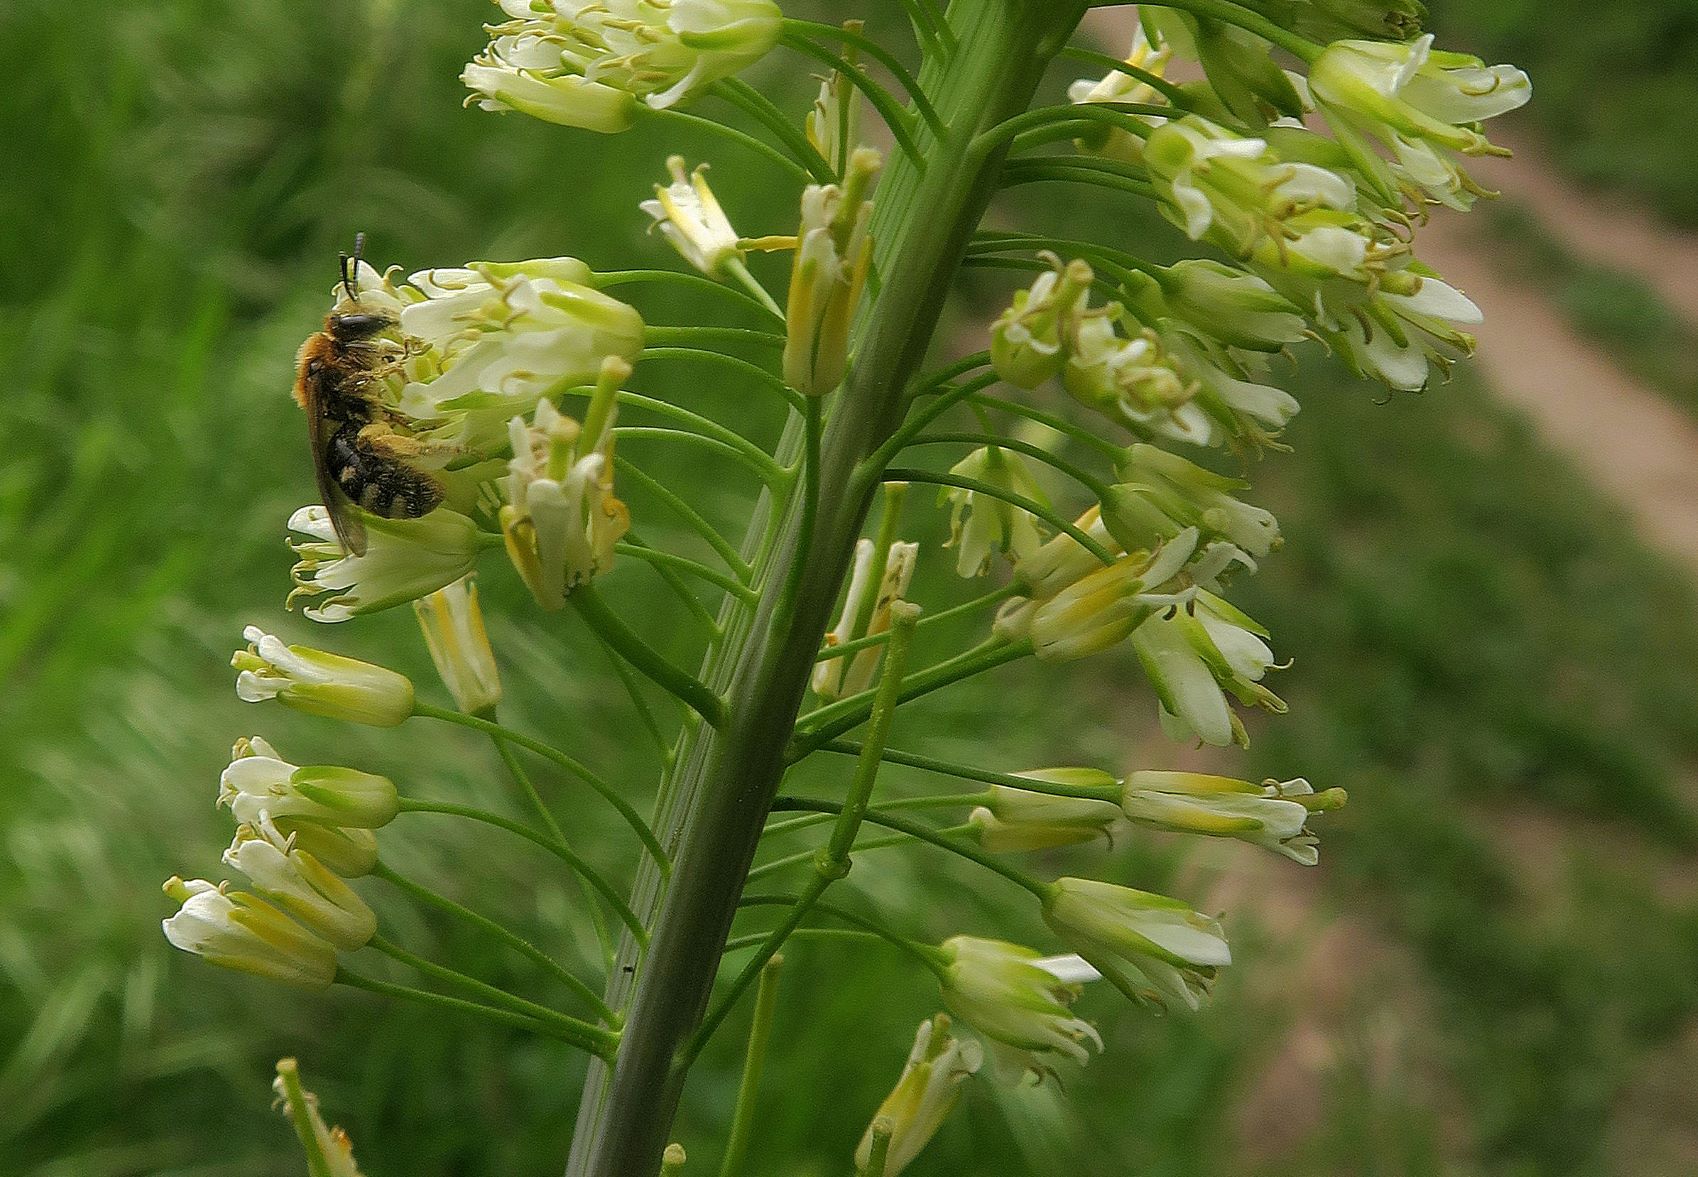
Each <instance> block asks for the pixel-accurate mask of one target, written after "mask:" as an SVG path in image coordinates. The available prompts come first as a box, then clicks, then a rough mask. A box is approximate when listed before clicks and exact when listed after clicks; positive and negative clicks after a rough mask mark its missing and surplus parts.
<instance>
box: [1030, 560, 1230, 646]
mask: <svg viewBox="0 0 1698 1177" xmlns="http://www.w3.org/2000/svg"><path fill="white" fill-rule="evenodd" d="M1197 544H1198V534H1197V532H1196V530H1195V529H1187V530H1186V531H1183V532H1180V533H1179V534H1178V535H1176V536H1175V537H1174V538H1173V539H1172V540H1170V541H1168V542H1167V543H1165V544H1162V545H1161V546H1160V547H1159V548H1157V549H1156V550H1155V551H1154V552H1151V551H1137V552H1133V553H1130V554H1129V555H1125V556H1122V557H1120V558H1119V559H1117V560H1115V562H1114V563H1113V564H1108V565H1101V564H1099V565H1098V566H1097V567H1096V568H1094V569H1093V570H1092V571H1090V572H1089V573H1087V574H1086V575H1084V576H1082V577H1080V578H1079V579H1078V580H1077V581H1075V582H1073V583H1072V584H1069V585H1067V586H1066V587H1064V588H1062V589H1060V590H1059V591H1058V592H1056V594H1055V595H1054V596H1052V597H1050V598H1049V599H1047V600H1044V601H1040V602H1039V603H1038V606H1037V609H1036V611H1035V612H1034V613H1033V614H1032V618H1031V629H1030V638H1031V642H1032V649H1033V652H1034V653H1036V654H1037V656H1038V657H1039V658H1042V659H1044V660H1046V661H1052V662H1070V661H1073V660H1074V659H1077V658H1085V657H1088V656H1090V655H1092V654H1096V653H1100V652H1101V651H1103V650H1106V649H1108V648H1109V647H1111V646H1114V645H1116V644H1118V643H1119V642H1121V641H1123V640H1125V639H1126V638H1127V637H1128V636H1130V635H1131V634H1132V633H1133V632H1134V631H1135V630H1137V629H1138V628H1139V627H1140V626H1141V625H1143V624H1144V623H1145V620H1146V619H1147V618H1149V617H1150V616H1151V615H1152V614H1154V613H1155V612H1156V611H1157V610H1159V609H1166V608H1170V607H1172V606H1174V605H1175V604H1179V603H1183V602H1185V601H1188V600H1189V599H1190V596H1191V594H1192V592H1193V591H1194V590H1193V589H1191V588H1190V587H1189V585H1188V584H1186V583H1181V582H1176V578H1177V577H1179V576H1180V575H1181V573H1183V572H1184V571H1185V568H1186V566H1187V564H1189V563H1190V561H1191V559H1192V557H1193V556H1195V555H1196V554H1197Z"/></svg>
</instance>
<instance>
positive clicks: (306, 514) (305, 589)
mask: <svg viewBox="0 0 1698 1177" xmlns="http://www.w3.org/2000/svg"><path fill="white" fill-rule="evenodd" d="M362 522H363V523H364V525H365V531H366V550H365V554H364V555H360V556H355V555H351V554H349V553H348V552H346V551H345V550H343V547H342V543H341V541H340V540H339V539H337V537H336V530H335V528H334V527H333V526H332V525H331V522H330V513H329V512H328V511H326V510H325V509H324V508H323V507H321V506H316V505H315V506H310V507H302V508H301V509H300V510H298V511H296V512H295V513H294V514H293V515H291V516H289V530H290V531H293V532H297V533H299V534H300V535H302V536H305V537H306V538H304V539H298V540H297V539H291V540H290V541H289V547H290V548H291V549H293V550H294V553H295V559H296V563H295V567H294V569H293V570H292V571H291V573H290V575H291V577H292V578H293V580H294V582H295V587H294V589H292V590H291V591H290V593H289V601H288V603H289V605H290V606H291V607H293V605H294V603H295V601H296V600H297V599H300V598H304V599H305V600H307V601H308V602H309V603H308V605H307V607H306V608H305V609H304V610H302V612H303V613H305V614H306V616H307V617H308V618H309V619H311V620H313V621H324V622H337V621H346V620H348V618H350V617H358V616H360V615H362V614H365V613H376V612H378V611H379V610H382V609H388V608H391V607H393V606H395V605H399V604H402V603H403V602H406V601H417V600H418V599H419V598H420V597H423V596H427V595H429V594H430V593H433V592H435V591H436V590H437V589H440V588H441V587H442V586H443V585H445V584H449V583H451V582H453V581H456V580H458V579H460V578H461V577H462V576H465V575H466V574H467V573H468V572H470V571H471V570H472V566H473V565H474V564H475V563H476V562H477V558H478V552H479V551H480V550H482V544H481V543H480V542H479V532H478V526H477V524H475V523H473V522H472V521H471V520H470V519H468V518H466V516H464V515H461V514H458V513H457V512H454V511H450V510H448V509H447V508H446V507H439V508H438V509H436V510H434V511H432V512H430V514H428V515H425V516H423V517H421V518H418V519H384V518H381V517H379V516H376V515H370V514H368V515H366V516H363V517H362Z"/></svg>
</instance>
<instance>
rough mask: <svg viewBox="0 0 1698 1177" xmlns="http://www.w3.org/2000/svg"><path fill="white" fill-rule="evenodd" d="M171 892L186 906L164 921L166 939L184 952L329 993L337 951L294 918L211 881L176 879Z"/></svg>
mask: <svg viewBox="0 0 1698 1177" xmlns="http://www.w3.org/2000/svg"><path fill="white" fill-rule="evenodd" d="M165 893H166V894H167V895H169V896H170V897H171V898H172V899H175V900H176V901H177V902H178V903H179V904H181V905H182V906H181V908H180V910H178V912H177V914H176V915H174V916H171V917H170V918H168V919H166V920H164V921H163V923H162V927H163V928H164V930H165V938H166V939H167V940H169V941H170V942H171V943H172V944H173V945H174V946H176V947H178V948H181V949H182V950H183V951H184V952H193V953H195V954H197V955H199V956H204V957H205V958H206V959H207V960H208V961H209V962H211V963H212V964H215V965H218V966H220V967H221V968H227V969H236V970H238V971H240V972H244V973H253V974H254V975H256V976H260V977H269V978H271V979H272V980H274V981H284V982H287V983H289V984H291V985H302V986H306V987H308V988H313V989H323V988H326V987H328V986H329V985H330V982H331V980H332V979H333V978H334V977H335V976H336V949H335V948H334V947H332V946H331V944H330V943H329V941H327V940H324V939H322V938H320V937H318V936H316V935H314V934H313V933H311V932H309V931H307V930H306V929H305V928H303V927H301V926H300V925H299V924H297V923H296V922H295V921H294V920H292V919H290V918H289V917H288V916H286V915H284V914H283V913H282V912H280V911H278V910H277V909H276V908H274V907H271V906H270V905H268V904H266V903H262V902H261V901H260V900H258V899H256V898H254V897H253V896H252V895H247V894H244V893H242V892H240V891H227V890H226V889H225V886H224V885H222V884H220V885H217V886H215V885H213V884H212V883H209V882H207V881H206V880H205V879H190V880H188V881H187V882H185V881H183V880H182V879H180V878H176V877H173V878H170V879H168V880H166V883H165Z"/></svg>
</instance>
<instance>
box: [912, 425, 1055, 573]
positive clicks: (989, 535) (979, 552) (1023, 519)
mask: <svg viewBox="0 0 1698 1177" xmlns="http://www.w3.org/2000/svg"><path fill="white" fill-rule="evenodd" d="M949 472H950V473H951V474H955V475H958V476H960V477H962V478H971V479H974V480H975V481H978V482H983V483H986V484H988V485H990V486H994V487H996V488H997V489H998V490H1001V491H1003V492H1005V493H1009V494H1014V495H1018V496H1020V497H1021V498H1025V499H1030V500H1032V501H1033V502H1036V503H1040V504H1042V503H1044V501H1045V496H1044V492H1043V488H1042V487H1040V486H1039V485H1038V483H1037V480H1036V479H1034V478H1033V477H1032V475H1031V472H1030V471H1029V470H1027V469H1026V464H1025V462H1023V461H1021V459H1020V457H1019V455H1017V454H1011V453H1009V452H1007V451H1006V450H1004V449H1002V448H1001V447H1000V446H994V445H993V446H986V447H983V448H980V449H976V450H974V451H973V452H972V453H970V454H968V455H967V456H966V457H965V458H963V459H961V461H959V462H957V463H956V464H955V465H954V466H952V467H950V471H949ZM938 502H939V504H942V503H945V502H947V503H949V504H950V513H949V535H950V538H949V544H948V545H946V546H953V547H955V548H956V549H957V552H956V562H955V570H956V571H957V572H959V573H960V574H961V575H962V576H965V577H974V576H983V575H984V574H985V573H986V572H988V571H990V564H991V557H992V556H994V555H995V554H997V553H998V552H1003V553H1006V554H1008V555H1010V556H1012V557H1013V558H1014V559H1015V560H1023V559H1025V558H1026V557H1028V556H1030V555H1032V554H1033V553H1034V552H1036V551H1037V550H1038V546H1039V545H1040V544H1041V543H1042V542H1043V537H1042V536H1041V535H1039V534H1038V525H1037V520H1036V519H1034V518H1033V517H1032V516H1031V515H1030V514H1028V513H1027V512H1026V511H1024V510H1022V509H1020V508H1019V507H1016V506H1014V505H1013V504H1012V503H1009V502H1006V501H1004V500H1003V499H999V498H995V497H993V496H992V495H989V494H982V493H980V492H979V491H975V490H965V489H963V488H961V487H945V488H944V489H943V490H942V491H940V492H939V494H938Z"/></svg>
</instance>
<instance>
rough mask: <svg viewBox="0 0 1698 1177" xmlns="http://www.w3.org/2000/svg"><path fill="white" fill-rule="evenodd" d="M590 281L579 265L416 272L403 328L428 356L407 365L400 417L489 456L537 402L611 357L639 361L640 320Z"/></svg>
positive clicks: (546, 261)
mask: <svg viewBox="0 0 1698 1177" xmlns="http://www.w3.org/2000/svg"><path fill="white" fill-rule="evenodd" d="M591 280H592V275H591V273H590V270H589V267H588V266H586V265H584V263H582V262H580V261H578V260H576V259H575V258H538V259H535V260H532V261H523V262H473V263H471V264H470V265H469V266H467V267H464V268H458V269H435V270H421V271H420V272H418V273H416V274H414V275H412V277H410V278H409V279H408V285H407V286H406V287H404V288H403V289H402V295H403V297H405V298H406V299H407V300H408V302H407V305H406V306H405V307H403V308H402V311H401V328H402V330H403V331H404V332H405V333H406V334H407V335H408V336H409V337H410V338H412V339H414V340H416V341H417V343H418V344H422V345H423V346H424V350H423V352H422V354H421V355H419V356H418V357H417V358H415V359H413V360H412V361H410V362H409V363H408V365H407V375H408V381H407V383H406V385H405V387H403V388H402V390H401V393H400V401H399V409H400V411H401V412H402V413H404V414H406V415H407V416H409V417H412V418H415V419H417V420H420V421H421V422H424V423H425V424H424V427H422V428H421V429H420V433H421V435H423V436H425V437H427V438H429V439H430V440H431V441H433V442H436V443H440V444H444V445H453V446H458V447H462V448H465V449H469V450H472V451H475V452H480V453H482V452H488V451H493V450H498V449H499V448H501V445H502V443H503V442H505V441H506V439H507V422H508V420H509V419H510V418H512V416H513V415H514V414H515V413H528V412H530V410H531V408H532V406H534V405H535V404H536V403H537V401H538V400H539V399H540V398H542V397H552V396H556V395H558V394H559V393H560V392H561V391H563V390H565V389H568V388H574V387H582V386H584V385H588V384H594V383H595V382H596V380H597V379H598V378H599V377H600V375H601V371H602V366H603V364H604V363H605V362H606V361H607V360H608V359H609V358H614V359H618V360H620V361H622V362H624V363H625V364H627V365H630V364H635V363H636V361H637V358H638V357H639V356H640V355H641V354H642V348H643V320H642V316H641V315H639V314H638V313H637V312H636V311H635V310H634V309H632V308H631V307H629V306H627V305H626V304H625V303H622V302H620V301H619V300H618V299H616V298H613V297H611V296H609V295H606V294H603V293H602V292H601V291H599V290H597V289H595V287H594V286H592V285H591V284H590V283H591Z"/></svg>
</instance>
